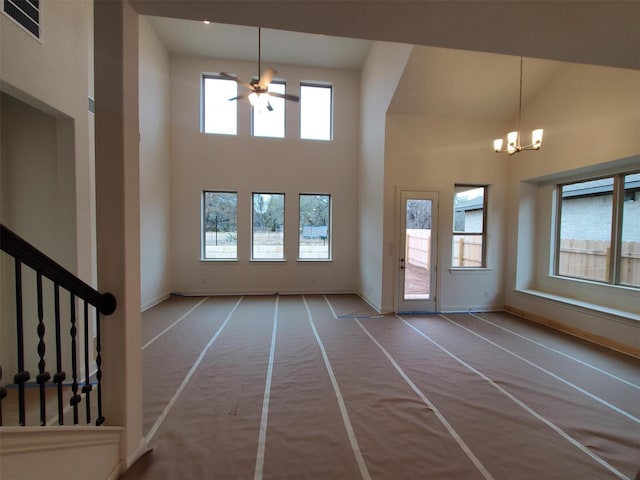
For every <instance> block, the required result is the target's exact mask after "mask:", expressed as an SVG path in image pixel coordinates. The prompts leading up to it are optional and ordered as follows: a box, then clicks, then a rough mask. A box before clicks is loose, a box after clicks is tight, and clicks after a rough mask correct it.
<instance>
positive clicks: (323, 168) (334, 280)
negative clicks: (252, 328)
mask: <svg viewBox="0 0 640 480" xmlns="http://www.w3.org/2000/svg"><path fill="white" fill-rule="evenodd" d="M273 67H274V68H275V69H276V70H278V71H279V72H280V73H281V75H283V76H285V77H286V81H287V91H288V92H291V93H298V85H299V83H300V82H301V81H326V82H331V83H332V84H333V85H334V87H335V89H334V125H333V131H334V139H333V141H331V142H321V141H308V140H300V138H299V134H298V131H299V121H298V116H299V114H298V104H296V103H293V102H286V109H287V110H286V138H284V139H274V138H254V137H252V136H251V135H250V133H249V132H250V108H249V106H248V103H247V102H246V101H242V102H240V103H239V105H238V107H239V108H238V135H237V136H228V135H212V134H203V133H201V132H200V95H201V92H200V90H201V76H202V73H205V72H220V71H226V72H232V73H234V74H237V75H238V76H239V78H241V79H245V80H247V79H250V78H251V76H252V75H255V74H256V71H255V70H256V64H255V63H253V62H235V61H229V60H221V59H219V60H216V59H205V58H194V57H181V56H172V58H171V199H172V200H171V218H172V221H171V251H172V287H173V291H175V292H180V293H185V294H224V293H274V292H280V293H294V292H353V291H355V290H356V269H357V223H358V216H357V215H358V212H357V182H358V180H357V178H358V177H357V160H358V142H357V139H358V135H359V117H358V113H359V100H360V96H359V83H358V82H359V74H358V73H357V72H351V71H340V70H328V69H312V68H301V67H296V66H290V65H273ZM205 189H207V190H226V191H237V192H238V255H239V261H237V262H228V261H223V262H221V261H201V259H200V256H201V253H200V252H201V196H202V191H203V190H205ZM260 191H262V192H275V193H285V196H286V197H285V198H286V200H285V201H286V206H285V257H286V261H285V262H251V261H250V260H249V257H250V229H251V194H252V193H253V192H260ZM299 193H328V194H331V195H332V202H333V245H332V251H333V261H332V262H298V261H297V260H296V259H297V231H298V212H297V208H298V207H297V205H298V194H299Z"/></svg>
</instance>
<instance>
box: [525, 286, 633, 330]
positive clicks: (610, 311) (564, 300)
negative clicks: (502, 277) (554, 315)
mask: <svg viewBox="0 0 640 480" xmlns="http://www.w3.org/2000/svg"><path fill="white" fill-rule="evenodd" d="M515 291H516V292H517V293H522V294H525V295H531V296H533V297H537V298H539V299H541V300H551V301H552V302H554V303H561V304H564V305H568V306H570V307H577V308H580V309H584V310H588V311H592V312H598V313H603V314H606V315H611V316H614V317H618V318H624V319H627V320H633V321H636V322H640V314H637V313H633V312H628V311H626V310H619V309H617V308H611V307H605V306H603V305H598V304H596V303H591V302H584V301H582V300H576V299H574V298H569V297H563V296H561V295H554V294H552V293H547V292H541V291H539V290H530V289H526V288H517V289H515Z"/></svg>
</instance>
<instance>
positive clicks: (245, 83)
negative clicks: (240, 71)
mask: <svg viewBox="0 0 640 480" xmlns="http://www.w3.org/2000/svg"><path fill="white" fill-rule="evenodd" d="M220 76H221V77H222V78H226V79H227V80H233V81H234V82H237V83H239V84H240V85H242V86H243V87H244V88H246V89H247V90H251V91H253V85H251V84H250V83H247V82H243V81H242V80H240V79H239V78H238V77H234V76H233V75H231V74H229V73H225V72H220Z"/></svg>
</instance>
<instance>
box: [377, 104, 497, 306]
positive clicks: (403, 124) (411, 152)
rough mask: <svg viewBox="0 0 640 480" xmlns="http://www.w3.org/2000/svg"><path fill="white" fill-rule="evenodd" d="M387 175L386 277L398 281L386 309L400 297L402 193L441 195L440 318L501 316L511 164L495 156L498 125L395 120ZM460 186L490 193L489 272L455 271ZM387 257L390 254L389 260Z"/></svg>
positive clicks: (393, 117) (423, 118) (390, 122)
mask: <svg viewBox="0 0 640 480" xmlns="http://www.w3.org/2000/svg"><path fill="white" fill-rule="evenodd" d="M387 125H388V128H387V158H386V164H385V165H386V167H385V171H386V175H385V222H384V235H385V243H387V242H388V243H393V244H394V250H393V255H388V256H389V257H390V259H391V261H390V262H389V263H388V265H387V268H386V269H385V272H384V278H385V280H392V281H391V282H389V284H388V287H387V288H386V289H385V302H386V303H388V304H390V305H393V304H394V301H395V298H394V295H395V293H396V290H395V281H397V268H398V265H399V262H397V261H396V260H397V258H399V257H400V254H399V252H398V250H397V249H398V243H399V242H398V240H399V232H398V230H397V229H398V228H399V227H398V225H399V222H398V221H397V216H398V213H397V211H396V209H397V206H396V203H395V202H396V188H401V189H405V190H425V191H430V192H437V193H438V200H439V208H438V225H437V228H438V232H437V238H434V240H435V242H436V248H437V251H438V253H437V261H438V265H437V283H438V285H437V293H436V297H437V302H436V307H437V309H438V310H440V311H466V310H477V309H485V310H486V309H493V308H501V307H502V304H503V293H502V289H503V282H502V278H503V277H502V271H503V267H504V263H503V262H504V260H503V256H502V251H503V248H504V232H505V217H506V202H505V198H506V180H507V173H506V165H505V162H506V158H505V157H504V156H501V155H496V154H495V153H493V151H492V149H491V138H492V136H493V135H494V134H495V132H496V131H502V130H505V131H506V126H503V125H501V124H499V123H492V122H486V121H481V120H471V119H464V118H448V117H430V116H413V115H396V114H394V115H390V116H389V119H388V122H387ZM456 183H461V184H471V185H489V193H488V209H487V219H488V220H487V238H488V240H487V248H488V250H487V268H486V269H483V270H474V271H469V270H467V271H464V270H452V269H451V255H452V231H453V187H454V185H455V184H456ZM387 253H388V252H387Z"/></svg>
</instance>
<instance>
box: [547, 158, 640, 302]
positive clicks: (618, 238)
mask: <svg viewBox="0 0 640 480" xmlns="http://www.w3.org/2000/svg"><path fill="white" fill-rule="evenodd" d="M635 174H640V170H635V169H634V170H630V171H621V172H616V173H612V174H603V175H598V176H593V177H585V178H579V179H572V180H571V181H566V182H561V183H557V184H556V185H555V208H554V218H553V225H554V227H555V228H554V236H553V245H552V255H553V264H552V268H553V270H552V271H551V275H553V276H556V277H558V278H562V279H567V280H571V281H581V282H592V283H596V284H600V285H609V286H613V287H624V288H631V289H635V290H638V289H640V285H634V284H630V283H622V282H621V281H620V272H621V262H622V234H623V231H622V229H623V220H624V219H623V209H624V194H625V178H626V177H627V176H628V175H635ZM609 178H611V179H612V180H613V188H612V192H611V195H612V198H611V232H610V247H609V253H608V255H607V264H608V265H609V271H608V272H607V278H606V279H605V280H598V279H594V278H585V277H579V276H571V275H567V274H561V273H560V245H561V238H560V236H561V233H562V232H561V229H562V228H561V227H562V201H563V197H562V189H563V187H564V186H567V185H574V184H577V183H585V182H590V181H597V180H604V179H609Z"/></svg>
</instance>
